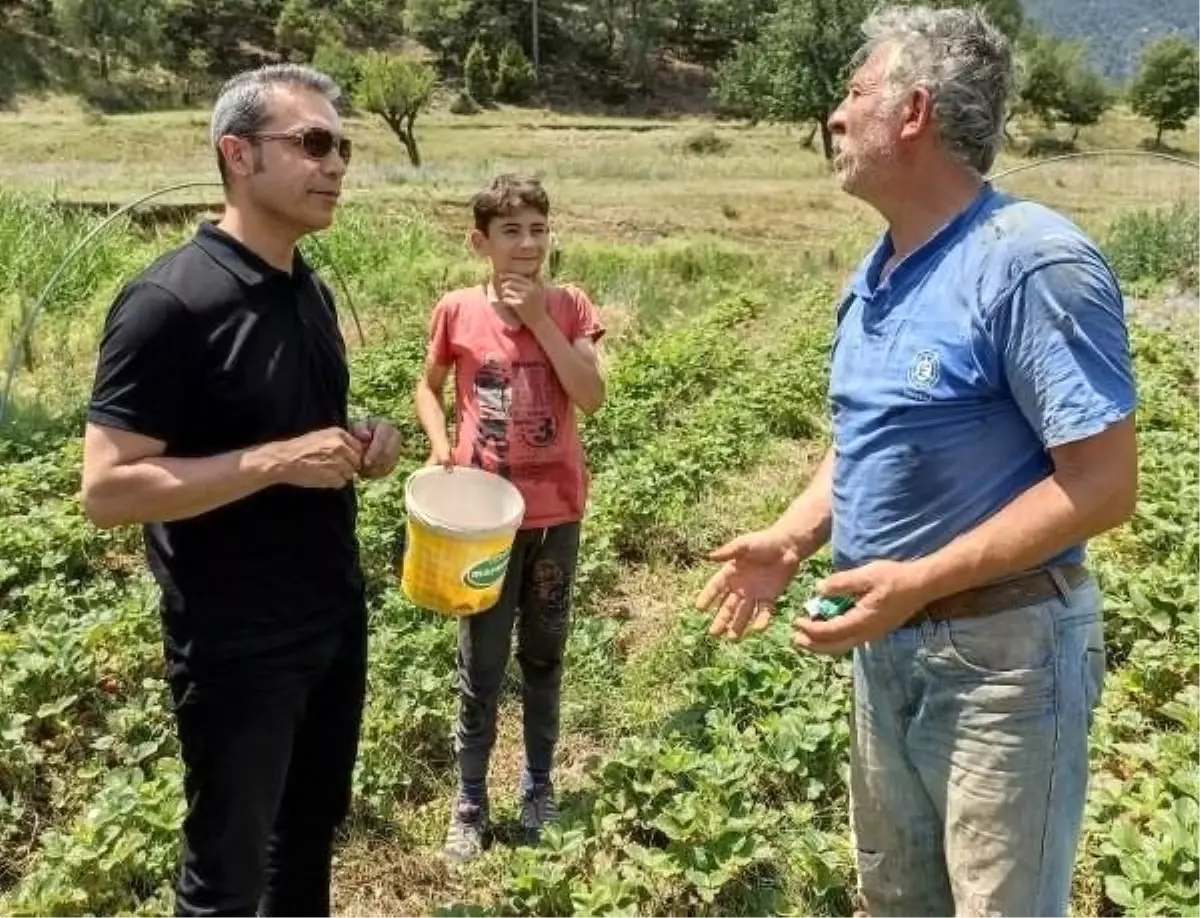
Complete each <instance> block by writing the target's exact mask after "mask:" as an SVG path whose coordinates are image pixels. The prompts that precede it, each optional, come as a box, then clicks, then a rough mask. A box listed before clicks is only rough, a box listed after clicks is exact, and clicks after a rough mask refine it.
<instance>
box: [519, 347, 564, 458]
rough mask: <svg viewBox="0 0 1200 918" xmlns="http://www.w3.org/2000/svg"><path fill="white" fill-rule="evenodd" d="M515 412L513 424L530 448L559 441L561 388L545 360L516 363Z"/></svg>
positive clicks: (543, 447) (541, 447)
mask: <svg viewBox="0 0 1200 918" xmlns="http://www.w3.org/2000/svg"><path fill="white" fill-rule="evenodd" d="M513 369H514V370H515V371H516V383H515V389H516V392H515V394H514V397H513V404H514V405H515V406H516V411H515V413H514V415H513V425H514V426H515V427H516V430H517V436H519V437H520V438H521V442H522V443H524V444H525V445H526V446H528V447H529V448H530V449H545V448H546V447H548V446H553V445H554V443H555V442H556V441H557V440H558V416H557V413H556V411H555V394H556V391H557V390H558V388H559V384H558V381H557V380H556V379H555V378H554V375H553V371H552V370H551V368H550V367H549V366H548V365H547V364H546V363H544V362H542V361H537V362H528V363H517V364H515V365H514V367H513Z"/></svg>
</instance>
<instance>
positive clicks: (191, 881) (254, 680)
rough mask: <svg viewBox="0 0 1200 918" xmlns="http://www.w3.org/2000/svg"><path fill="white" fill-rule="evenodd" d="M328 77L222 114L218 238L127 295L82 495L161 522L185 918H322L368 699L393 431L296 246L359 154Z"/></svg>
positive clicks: (154, 565)
mask: <svg viewBox="0 0 1200 918" xmlns="http://www.w3.org/2000/svg"><path fill="white" fill-rule="evenodd" d="M336 98H337V87H336V86H335V85H334V84H333V83H332V81H330V80H329V79H328V78H327V77H325V76H323V75H321V74H318V73H316V72H314V71H312V70H309V69H307V68H302V67H294V66H277V67H269V68H264V69H262V70H258V71H252V72H249V73H245V74H241V75H240V76H238V77H235V78H234V79H232V80H231V81H230V82H229V83H227V84H226V86H225V87H224V89H223V90H222V92H221V95H220V98H219V99H218V100H217V103H216V106H215V108H214V111H213V117H212V141H213V146H214V148H215V150H216V153H217V160H218V164H219V166H220V171H221V176H222V179H223V181H224V183H225V191H226V194H225V198H226V201H225V204H226V206H225V212H224V216H223V217H222V219H221V221H220V223H218V224H216V225H211V224H204V225H202V226H201V227H200V229H199V231H198V232H197V233H196V235H195V237H194V238H193V239H192V240H191V241H190V242H188V243H187V244H186V245H184V246H182V247H180V248H179V249H176V250H175V251H173V252H170V253H168V254H167V255H165V256H163V257H162V258H160V259H159V260H158V261H157V262H155V263H154V264H153V265H151V266H150V267H149V268H148V269H147V270H146V271H145V272H144V273H143V274H142V275H141V276H140V277H138V278H137V279H136V280H134V281H133V282H132V283H130V284H129V285H128V286H127V287H126V288H125V289H124V290H123V291H122V292H121V294H120V295H119V296H118V298H117V300H116V302H115V304H114V305H113V307H112V310H111V312H110V313H109V316H108V320H107V323H106V326H105V331H104V337H103V341H102V344H101V348H100V356H99V362H98V369H97V374H96V381H95V388H94V392H93V396H92V401H91V406H90V410H89V412H88V424H87V431H86V436H85V443H84V461H83V501H84V506H85V508H86V511H87V514H88V516H89V517H90V518H91V519H92V520H93V521H94V522H95V523H96V524H98V525H100V526H116V525H121V524H128V523H143V524H145V541H146V552H147V558H148V561H149V565H150V568H151V570H152V571H153V573H154V576H155V578H156V579H157V581H158V583H159V585H160V586H161V589H162V619H163V626H164V628H163V631H164V647H165V653H166V661H167V669H168V673H169V677H170V684H171V691H172V696H173V698H174V703H175V714H176V721H177V725H178V729H179V739H180V745H181V748H182V754H183V760H184V765H185V768H186V772H185V790H186V794H187V801H188V812H187V817H186V819H185V822H184V845H183V865H182V871H181V875H180V878H179V884H178V888H177V896H176V912H177V914H191V915H218V914H231V915H249V914H254V913H255V912H256V911H257V912H258V913H259V914H267V915H314V914H329V877H330V863H331V857H332V842H333V835H334V831H335V828H336V827H337V825H338V824H339V823H340V822H341V820H342V819H343V818H344V816H345V814H346V811H347V807H348V805H349V799H350V780H351V772H352V770H353V767H354V761H355V757H356V754H357V745H358V731H359V724H360V721H361V715H362V704H363V695H364V691H365V683H366V611H365V605H364V595H363V578H362V573H361V570H360V567H359V559H358V547H357V542H356V539H355V532H354V525H355V513H356V504H355V494H354V485H353V481H354V478H355V476H358V475H361V476H363V477H377V476H381V475H386V474H388V473H389V472H391V471H392V469H393V468H394V466H395V464H396V459H397V455H398V452H399V438H398V435H397V433H396V431H395V429H394V428H393V427H392V426H391V425H389V424H386V423H384V422H381V421H377V420H371V421H367V422H363V423H358V424H351V423H350V421H349V419H348V418H347V390H348V384H349V375H348V370H347V365H346V357H345V348H344V345H343V342H342V338H341V335H340V333H339V331H338V325H337V319H336V315H335V313H334V308H333V297H332V295H331V293H330V291H329V289H328V288H327V287H326V286H325V285H324V284H323V283H322V282H321V281H320V280H319V279H318V278H317V276H316V275H315V274H314V273H313V272H312V270H311V269H310V268H309V267H308V265H307V264H305V262H304V260H303V258H301V257H300V255H299V253H298V252H297V251H296V242H297V240H298V239H300V238H301V237H302V236H304V235H305V234H306V233H309V232H312V231H315V230H320V229H323V228H325V227H327V226H328V225H329V224H330V223H331V222H332V219H333V212H334V209H335V207H336V204H337V199H338V194H339V191H340V188H341V183H342V177H343V175H344V174H345V171H346V163H347V160H348V159H349V155H350V147H349V142H348V141H346V140H345V139H344V138H342V137H341V125H340V121H339V119H338V115H337V112H336V110H335V108H334V106H333V101H334V100H335V99H336Z"/></svg>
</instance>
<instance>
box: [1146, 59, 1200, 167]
mask: <svg viewBox="0 0 1200 918" xmlns="http://www.w3.org/2000/svg"><path fill="white" fill-rule="evenodd" d="M1129 104H1130V107H1131V108H1132V109H1133V110H1134V111H1135V112H1136V113H1137V114H1139V115H1141V116H1142V117H1143V118H1148V119H1149V120H1150V121H1151V122H1153V124H1154V127H1155V130H1156V134H1155V136H1154V145H1155V146H1161V145H1162V135H1163V131H1178V130H1181V129H1182V128H1183V127H1184V126H1185V125H1186V124H1187V121H1188V119H1189V118H1191V117H1192V116H1193V115H1194V114H1196V112H1197V110H1198V109H1200V55H1197V52H1196V48H1195V47H1194V46H1192V45H1190V44H1188V43H1187V42H1185V41H1183V40H1182V39H1178V38H1166V39H1163V40H1162V41H1159V42H1157V43H1155V44H1153V45H1151V46H1150V47H1149V48H1148V49H1147V50H1146V53H1145V54H1144V55H1143V57H1142V66H1141V69H1140V70H1139V71H1138V74H1137V77H1136V78H1135V79H1134V81H1133V85H1132V86H1130V88H1129Z"/></svg>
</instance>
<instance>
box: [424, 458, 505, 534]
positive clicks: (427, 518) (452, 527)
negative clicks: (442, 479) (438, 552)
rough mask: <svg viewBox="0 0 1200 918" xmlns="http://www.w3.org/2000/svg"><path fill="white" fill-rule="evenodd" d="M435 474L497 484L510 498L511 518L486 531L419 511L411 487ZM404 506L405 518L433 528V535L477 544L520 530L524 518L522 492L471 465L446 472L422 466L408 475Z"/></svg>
mask: <svg viewBox="0 0 1200 918" xmlns="http://www.w3.org/2000/svg"><path fill="white" fill-rule="evenodd" d="M434 475H469V476H473V477H476V478H483V479H485V480H486V481H488V482H489V483H491V484H494V485H498V486H499V487H500V488H501V489H502V490H504V491H506V492H507V496H508V497H510V498H512V500H513V506H514V508H515V509H514V511H513V514H512V516H511V517H510V518H509V519H507V520H505V521H504V522H503V523H497V524H495V525H492V526H488V527H487V528H486V529H484V528H480V529H473V528H463V527H462V526H459V525H456V524H454V523H451V522H448V521H447V520H444V519H441V518H440V517H438V516H436V515H434V514H432V513H429V512H428V511H426V510H423V509H421V507H420V506H418V505H417V504H416V502H415V501H414V500H413V486H414V485H415V484H416V483H417V482H419V481H420V480H421V479H423V478H428V477H430V476H434ZM404 506H405V510H406V511H407V513H408V515H409V516H410V517H411V518H413V519H415V520H417V521H418V522H419V523H420V524H421V525H422V526H425V527H426V528H427V529H432V530H433V531H435V532H439V533H442V534H444V535H449V536H453V537H455V538H458V539H466V540H468V541H480V540H483V539H491V538H495V537H497V536H501V535H508V534H515V533H516V531H517V530H518V529H519V528H520V527H521V521H522V520H523V519H524V518H525V498H524V497H523V496H522V495H521V492H520V491H519V490H518V489H517V487H516V485H514V484H513V483H512V482H511V481H509V480H508V479H507V478H504V477H502V476H500V475H497V474H495V473H494V472H489V471H487V470H486V469H480V468H476V467H475V466H471V465H461V466H455V467H454V468H453V469H446V468H444V467H442V466H440V465H436V466H425V467H424V468H420V469H417V470H416V471H415V472H413V473H412V474H411V475H409V476H408V481H407V482H405V485H404Z"/></svg>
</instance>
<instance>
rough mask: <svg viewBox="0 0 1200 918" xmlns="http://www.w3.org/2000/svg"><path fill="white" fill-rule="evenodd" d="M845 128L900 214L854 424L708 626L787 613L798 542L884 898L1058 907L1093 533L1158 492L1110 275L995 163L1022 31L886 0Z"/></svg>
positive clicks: (868, 338) (818, 649)
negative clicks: (830, 566)
mask: <svg viewBox="0 0 1200 918" xmlns="http://www.w3.org/2000/svg"><path fill="white" fill-rule="evenodd" d="M864 32H865V34H866V36H867V39H868V40H867V43H866V45H865V46H864V49H863V52H862V54H861V56H860V58H859V66H858V68H857V70H856V71H855V73H854V76H853V78H852V80H851V82H850V88H849V92H848V95H847V97H846V99H845V100H844V101H843V102H842V104H841V106H840V107H839V108H838V110H837V111H836V112H834V114H833V115H832V116H831V118H830V121H829V126H830V128H831V130H832V131H833V134H834V136H835V141H836V147H837V158H836V161H835V167H836V171H837V174H838V177H839V179H840V181H841V184H842V187H843V188H844V189H845V190H846V191H847V192H849V193H850V194H853V195H855V196H856V197H859V198H861V199H862V200H864V201H865V202H867V203H868V204H870V205H871V206H873V207H874V208H875V209H876V210H878V211H879V213H880V214H881V215H882V216H883V217H884V219H885V220H886V221H887V224H888V229H887V232H886V234H885V235H884V237H883V238H882V240H881V241H880V242H879V243H878V245H877V246H876V247H875V249H874V250H873V251H872V252H871V253H870V254H869V255H868V257H867V258H866V259H865V260H864V262H863V264H862V266H861V267H860V269H859V270H858V272H857V273H856V275H855V277H854V279H853V280H852V282H851V284H850V287H849V290H848V291H847V293H846V295H845V297H844V299H843V300H842V302H841V304H840V306H839V308H838V312H837V332H836V336H835V341H834V351H833V362H832V368H831V376H830V401H831V406H832V413H833V445H832V448H831V449H830V450H829V452H828V454H827V455H826V457H825V459H824V460H823V461H822V463H821V464H820V467H819V468H818V470H817V472H816V474H815V476H814V477H813V480H812V481H811V482H810V484H809V486H808V488H807V489H806V490H805V491H804V493H803V494H802V495H801V496H800V497H799V498H797V500H796V501H795V502H794V503H793V504H792V506H791V508H790V509H789V510H788V511H787V513H785V514H784V516H783V517H782V518H781V519H780V520H779V521H778V522H777V523H776V524H775V525H773V526H772V527H770V528H768V529H766V530H763V531H761V532H756V533H751V534H749V535H745V536H742V537H741V538H739V539H736V540H734V541H733V542H731V543H730V544H728V545H726V546H724V547H723V548H721V549H719V550H718V551H717V552H715V553H714V555H713V557H714V559H715V560H719V561H724V562H725V563H724V565H723V567H722V568H721V570H719V571H718V572H717V573H716V574H715V575H714V576H713V578H712V579H711V580H710V582H709V583H708V585H707V586H706V588H705V590H704V591H703V592H702V593H701V595H700V597H699V599H698V604H699V605H700V606H701V607H707V608H715V609H717V614H716V617H715V619H714V621H713V626H712V629H711V631H712V634H714V635H727V636H730V637H734V638H736V637H739V636H741V635H742V634H743V633H744V632H745V631H746V629H747V628H750V629H751V630H754V629H759V628H763V627H765V626H766V624H767V621H768V619H769V616H770V613H771V611H772V608H773V603H774V602H775V600H776V599H777V598H778V597H779V595H780V594H781V593H782V592H783V591H784V590H785V589H786V587H787V585H788V583H789V582H790V581H791V580H792V578H793V577H794V576H795V574H796V570H797V568H798V566H799V565H800V563H801V562H803V561H804V560H805V559H806V558H808V557H809V556H811V555H812V554H814V553H815V552H816V551H817V550H818V549H819V548H820V547H821V546H823V545H824V544H825V543H826V542H831V548H832V554H833V562H834V568H835V573H834V574H833V575H832V576H831V577H829V578H828V579H827V580H825V581H824V582H823V583H822V584H821V585H820V587H819V590H820V592H821V593H822V594H824V595H826V596H848V597H851V598H853V599H854V601H855V605H854V607H853V608H852V609H851V610H850V611H849V612H847V613H846V614H845V615H843V616H841V617H839V618H835V619H833V620H829V621H819V620H810V619H808V618H807V617H802V618H801V619H799V620H798V621H797V623H796V630H795V637H794V643H795V645H796V646H797V648H799V649H803V650H807V651H811V652H814V653H842V652H845V651H848V650H851V649H853V650H854V688H855V712H854V721H855V723H854V730H853V731H852V747H851V776H852V777H851V781H852V787H851V801H852V817H853V826H854V833H855V840H856V845H857V849H858V868H859V883H860V895H861V899H862V900H863V901H862V905H863V907H864V908H865V909H866V910H867V911H868V912H869V913H870V914H872V915H939V914H945V915H953V914H959V915H1052V914H1053V915H1062V914H1066V909H1067V906H1068V898H1069V892H1070V885H1071V871H1072V865H1073V861H1074V857H1075V849H1076V845H1077V842H1078V836H1079V829H1080V823H1081V821H1082V816H1083V809H1084V802H1085V798H1086V792H1087V770H1088V749H1087V743H1088V729H1089V726H1090V722H1091V716H1092V711H1093V709H1094V708H1095V705H1096V704H1097V702H1098V700H1099V695H1100V690H1101V685H1102V682H1103V675H1104V643H1103V633H1102V623H1101V597H1100V593H1099V589H1098V587H1097V585H1096V583H1095V581H1094V580H1093V579H1092V577H1091V576H1090V575H1089V573H1088V571H1087V569H1086V567H1085V566H1084V557H1085V553H1084V545H1085V542H1086V540H1087V539H1089V538H1091V537H1093V536H1095V535H1097V534H1099V533H1102V532H1104V531H1106V530H1108V529H1110V528H1112V527H1115V526H1117V525H1120V524H1121V523H1122V522H1124V521H1125V520H1126V519H1127V518H1128V517H1129V516H1130V515H1131V513H1132V512H1133V508H1134V504H1135V501H1136V494H1137V447H1136V440H1135V434H1134V418H1133V415H1134V408H1135V402H1136V397H1135V389H1134V381H1133V373H1132V367H1131V360H1130V354H1129V345H1128V338H1127V332H1126V327H1125V323H1124V310H1123V305H1122V299H1121V294H1120V291H1119V288H1118V285H1117V281H1116V278H1115V277H1114V276H1113V274H1112V272H1111V270H1110V269H1109V267H1108V266H1107V265H1106V263H1105V262H1104V259H1103V258H1102V257H1101V255H1100V254H1099V252H1098V251H1097V250H1096V248H1095V246H1094V245H1093V244H1092V243H1091V242H1090V241H1089V240H1088V239H1087V237H1085V236H1084V234H1083V233H1082V232H1081V231H1080V230H1079V229H1078V228H1077V227H1075V226H1074V225H1073V224H1071V223H1070V222H1069V221H1067V220H1065V219H1064V218H1062V217H1061V216H1059V215H1057V214H1055V213H1053V212H1051V211H1049V210H1047V209H1046V208H1043V207H1041V206H1038V205H1035V204H1032V203H1028V202H1023V201H1018V200H1015V199H1013V198H1011V197H1009V196H1007V195H1004V194H1002V193H1000V192H998V191H996V190H995V189H994V188H992V187H991V186H990V184H988V183H987V182H986V181H985V180H984V179H983V175H984V174H986V172H987V170H988V169H990V168H991V165H992V162H993V160H994V158H995V154H996V152H997V151H998V149H999V148H1000V146H1001V144H1002V140H1003V124H1004V104H1005V98H1006V95H1007V93H1008V90H1009V87H1010V85H1011V56H1010V51H1009V48H1008V46H1007V43H1006V41H1005V40H1004V38H1003V37H1002V36H1001V35H1000V34H999V33H998V32H997V31H996V29H995V28H994V27H992V26H991V25H990V24H989V23H988V22H987V21H986V20H985V19H984V18H983V17H982V16H981V15H980V14H979V13H977V12H966V11H964V10H951V9H947V10H939V11H931V10H929V9H925V8H919V7H918V8H909V9H892V10H885V11H882V12H880V13H878V14H876V15H875V16H873V17H871V19H869V20H868V22H867V23H866V24H865V25H864Z"/></svg>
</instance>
